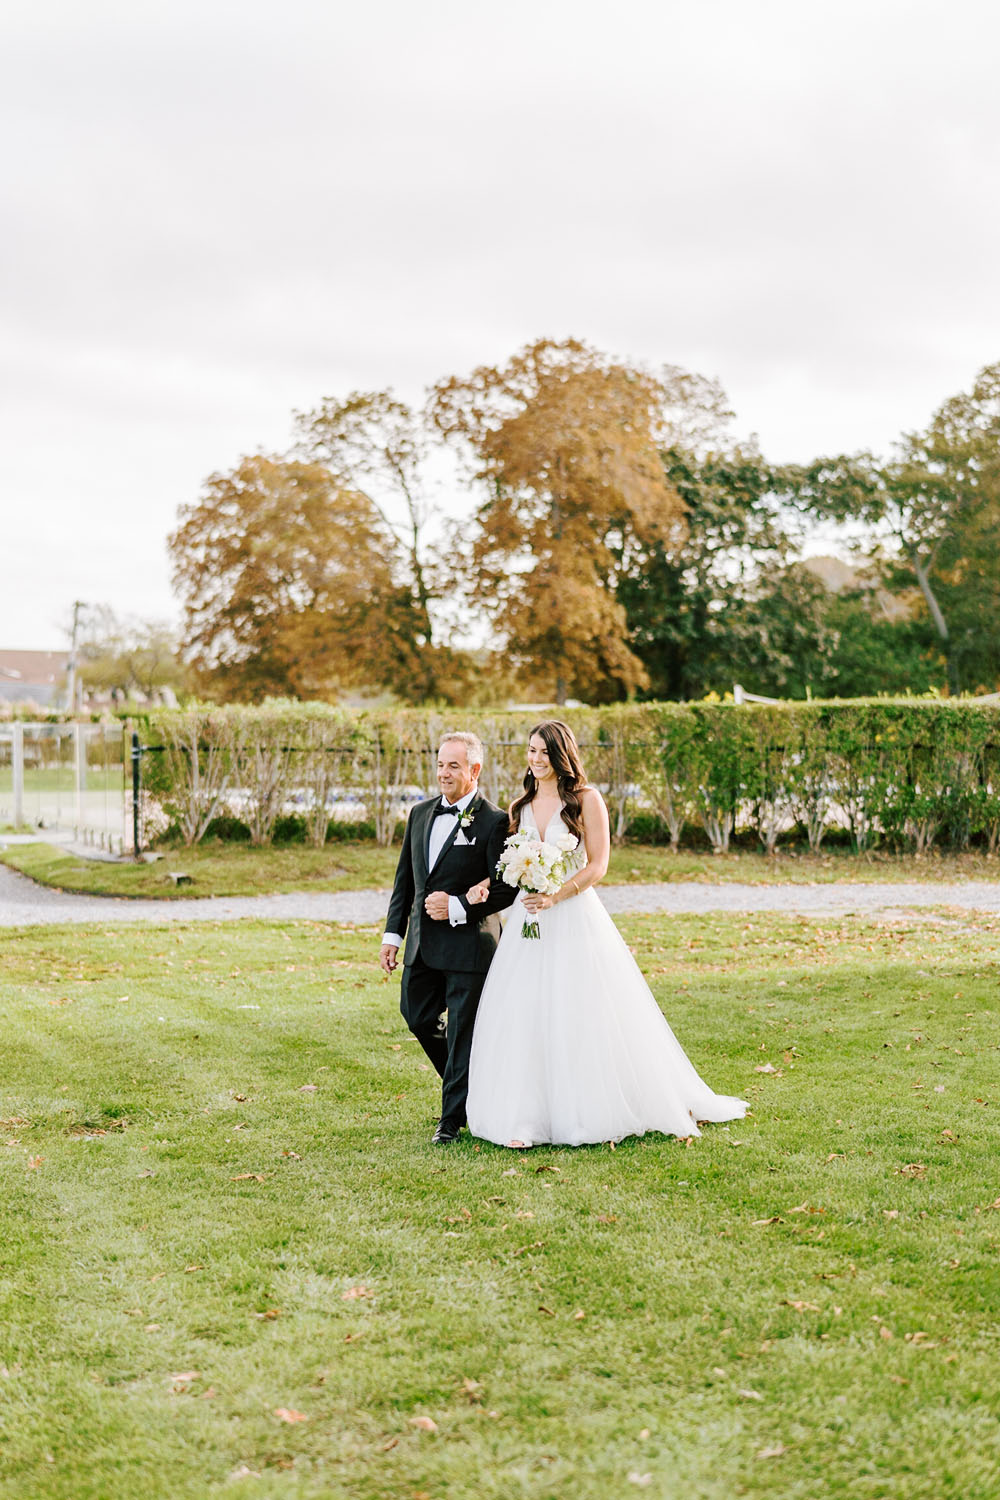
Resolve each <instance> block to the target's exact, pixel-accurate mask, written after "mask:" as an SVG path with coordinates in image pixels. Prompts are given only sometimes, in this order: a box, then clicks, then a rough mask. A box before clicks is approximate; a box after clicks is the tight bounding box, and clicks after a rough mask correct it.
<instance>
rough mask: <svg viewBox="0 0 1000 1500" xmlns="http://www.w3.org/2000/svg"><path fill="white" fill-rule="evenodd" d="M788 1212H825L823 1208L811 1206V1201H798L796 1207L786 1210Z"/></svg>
mask: <svg viewBox="0 0 1000 1500" xmlns="http://www.w3.org/2000/svg"><path fill="white" fill-rule="evenodd" d="M787 1211H788V1213H790V1214H825V1213H826V1209H825V1208H813V1206H812V1204H811V1203H800V1204H799V1205H798V1207H797V1208H790V1209H788V1210H787Z"/></svg>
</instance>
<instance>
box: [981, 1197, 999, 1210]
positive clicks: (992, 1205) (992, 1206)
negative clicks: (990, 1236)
mask: <svg viewBox="0 0 1000 1500" xmlns="http://www.w3.org/2000/svg"><path fill="white" fill-rule="evenodd" d="M991 1209H996V1210H998V1211H1000V1198H995V1199H994V1201H993V1202H992V1203H987V1205H986V1207H985V1209H984V1210H983V1212H984V1213H989V1212H990V1210H991Z"/></svg>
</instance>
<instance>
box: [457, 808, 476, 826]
mask: <svg viewBox="0 0 1000 1500" xmlns="http://www.w3.org/2000/svg"><path fill="white" fill-rule="evenodd" d="M475 821H476V815H475V813H474V812H470V811H469V809H468V808H467V807H464V808H463V809H462V811H461V812H460V813H459V815H458V826H459V828H463V829H464V828H471V827H472V825H473V823H474V822H475Z"/></svg>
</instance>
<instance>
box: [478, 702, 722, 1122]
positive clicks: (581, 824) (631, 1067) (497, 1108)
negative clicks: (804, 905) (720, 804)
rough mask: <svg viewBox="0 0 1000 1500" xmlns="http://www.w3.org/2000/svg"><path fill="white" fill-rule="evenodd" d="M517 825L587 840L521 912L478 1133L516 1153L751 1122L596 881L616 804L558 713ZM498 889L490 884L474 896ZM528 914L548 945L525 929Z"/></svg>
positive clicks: (506, 953)
mask: <svg viewBox="0 0 1000 1500" xmlns="http://www.w3.org/2000/svg"><path fill="white" fill-rule="evenodd" d="M510 826H511V831H512V832H513V831H514V830H516V829H518V828H521V829H528V830H529V831H530V832H532V833H533V834H535V835H537V837H539V838H541V839H543V840H544V839H546V838H547V837H548V836H551V839H552V840H553V841H554V840H555V839H556V838H557V837H558V836H561V835H565V834H566V833H569V834H571V835H573V836H574V837H575V838H576V839H577V846H576V849H575V851H574V854H573V856H572V858H571V869H570V873H569V876H568V878H567V880H566V881H565V883H564V884H563V885H562V887H561V888H560V889H559V890H558V891H556V893H555V894H554V895H552V896H547V895H533V894H528V893H525V892H519V894H518V896H517V899H516V901H515V902H514V905H513V906H512V907H511V909H510V912H509V913H508V920H507V924H506V926H505V928H504V932H503V936H502V937H501V939H500V943H499V946H498V948H497V951H496V954H495V956H494V958H493V962H492V964H491V966H490V971H489V974H488V975H487V979H486V985H485V988H484V989H483V994H482V999H481V1001H480V1004H479V1012H478V1015H477V1017H476V1028H475V1033H474V1035H473V1040H472V1058H471V1063H470V1068H469V1098H468V1105H467V1109H468V1120H469V1130H470V1132H471V1133H472V1134H473V1135H476V1136H480V1137H481V1138H482V1139H484V1140H488V1141H495V1142H496V1143H497V1144H498V1145H506V1146H512V1147H526V1146H534V1145H538V1144H540V1143H542V1142H551V1143H553V1144H559V1145H568V1146H579V1145H582V1144H584V1143H585V1142H599V1141H618V1140H621V1139H622V1138H623V1137H624V1136H629V1135H642V1134H643V1133H644V1132H645V1131H647V1130H658V1131H662V1132H663V1133H664V1134H665V1135H677V1136H692V1135H699V1134H700V1132H699V1130H698V1121H706V1120H713V1121H721V1120H735V1119H740V1118H741V1117H742V1116H743V1114H744V1113H745V1112H746V1105H745V1104H744V1103H743V1101H742V1100H741V1099H730V1098H727V1097H725V1096H724V1095H721V1094H713V1092H712V1090H711V1089H710V1088H709V1087H708V1085H707V1084H705V1083H703V1082H702V1080H701V1078H699V1076H698V1074H697V1073H696V1072H695V1069H694V1068H693V1067H692V1065H691V1063H690V1062H689V1061H688V1058H687V1056H686V1054H685V1052H684V1049H683V1048H682V1047H681V1045H680V1043H679V1042H678V1041H677V1039H676V1037H675V1036H674V1034H673V1032H672V1031H671V1029H670V1027H669V1025H668V1024H667V1022H666V1020H665V1019H664V1017H663V1014H662V1013H661V1011H660V1009H659V1006H658V1005H657V1003H656V1001H655V1000H654V998H653V996H652V993H651V992H650V990H649V987H648V985H647V984H646V981H645V980H644V979H643V977H642V974H641V972H640V970H639V967H638V965H637V964H636V962H635V960H634V959H633V957H632V955H631V953H630V952H629V950H628V948H627V947H626V945H625V943H624V941H623V939H622V937H621V935H620V934H619V932H618V929H617V928H616V927H615V924H614V923H613V922H612V920H611V918H610V916H609V915H608V913H607V912H606V911H605V909H604V907H603V905H602V904H601V901H600V899H599V898H598V896H597V893H596V891H595V890H594V889H593V887H594V886H595V885H596V884H597V883H598V881H599V880H601V879H602V877H603V876H604V873H605V871H606V870H607V867H608V855H609V852H610V833H609V828H608V811H607V808H606V807H605V805H604V799H603V798H602V797H601V794H600V792H598V791H597V789H596V788H595V787H592V786H589V785H588V784H587V778H586V775H585V773H584V769H583V766H582V764H581V761H580V752H579V748H578V746H577V743H576V740H575V739H574V737H573V732H572V730H571V729H570V728H569V727H568V725H566V724H563V723H562V722H561V721H560V720H558V719H552V720H549V721H547V722H545V723H542V724H538V725H536V727H535V728H534V729H533V730H532V731H531V736H530V738H529V740H528V769H527V772H526V774H525V777H524V792H523V794H522V795H521V796H520V797H518V798H516V799H515V801H514V802H513V803H512V804H511V808H510ZM488 890H489V882H488V881H484V882H483V883H482V885H479V886H474V887H473V888H472V890H471V891H469V893H468V896H467V900H468V901H469V902H470V903H478V902H481V901H485V900H486V895H487V893H488ZM526 913H527V914H530V916H529V920H530V919H531V918H533V919H534V920H535V921H537V922H538V926H539V931H540V937H539V938H537V939H532V938H526V937H523V936H522V933H521V928H522V923H523V921H524V919H525V914H526Z"/></svg>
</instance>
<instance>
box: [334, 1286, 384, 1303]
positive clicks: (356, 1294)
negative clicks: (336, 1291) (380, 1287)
mask: <svg viewBox="0 0 1000 1500" xmlns="http://www.w3.org/2000/svg"><path fill="white" fill-rule="evenodd" d="M340 1295H341V1299H342V1300H343V1301H344V1302H355V1301H357V1300H358V1298H360V1297H374V1295H375V1293H374V1292H373V1290H372V1288H371V1287H370V1286H349V1287H348V1288H347V1291H346V1292H341V1294H340Z"/></svg>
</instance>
